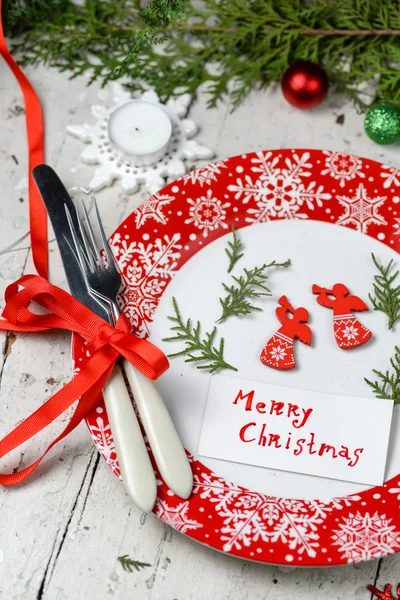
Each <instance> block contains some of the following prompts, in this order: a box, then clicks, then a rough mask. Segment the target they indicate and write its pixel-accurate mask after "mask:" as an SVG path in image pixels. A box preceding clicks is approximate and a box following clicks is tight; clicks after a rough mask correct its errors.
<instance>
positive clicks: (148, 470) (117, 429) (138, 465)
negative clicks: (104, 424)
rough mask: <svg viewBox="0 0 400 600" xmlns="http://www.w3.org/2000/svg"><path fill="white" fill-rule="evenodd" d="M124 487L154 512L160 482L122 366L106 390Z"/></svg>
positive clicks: (118, 367)
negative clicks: (157, 480) (156, 476)
mask: <svg viewBox="0 0 400 600" xmlns="http://www.w3.org/2000/svg"><path fill="white" fill-rule="evenodd" d="M103 396H104V403H105V405H106V409H107V414H108V419H109V421H110V427H111V432H112V435H113V439H114V443H115V450H116V453H117V458H118V464H119V467H120V470H121V475H122V480H123V484H124V486H125V489H126V491H127V492H128V494H129V496H130V497H131V498H132V500H133V501H134V503H135V504H136V505H137V506H138V507H139V508H140V509H141V510H143V511H145V512H149V511H151V510H152V508H153V506H154V504H155V501H156V497H157V482H156V478H155V474H154V469H153V467H152V464H151V461H150V458H149V455H148V453H147V449H146V445H145V442H144V439H143V435H142V432H141V430H140V425H139V422H138V419H137V416H136V414H135V410H134V408H133V406H132V402H131V399H130V396H129V392H128V389H127V387H126V383H125V380H124V377H123V375H122V371H121V367H120V366H119V365H118V364H116V365H115V367H114V370H113V372H112V374H111V376H110V378H109V379H108V381H107V383H106V385H105V387H104V389H103Z"/></svg>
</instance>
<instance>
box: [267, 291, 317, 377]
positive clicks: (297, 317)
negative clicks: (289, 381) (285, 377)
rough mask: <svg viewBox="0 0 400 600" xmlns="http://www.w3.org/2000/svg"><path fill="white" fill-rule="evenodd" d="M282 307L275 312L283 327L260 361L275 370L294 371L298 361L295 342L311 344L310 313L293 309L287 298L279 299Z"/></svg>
mask: <svg viewBox="0 0 400 600" xmlns="http://www.w3.org/2000/svg"><path fill="white" fill-rule="evenodd" d="M279 304H280V306H279V307H278V308H277V309H276V310H275V314H276V316H277V317H278V319H279V321H280V323H282V327H280V329H278V331H277V332H276V333H275V334H274V335H273V336H272V338H271V339H270V340H269V341H268V343H267V344H266V345H265V346H264V348H263V351H262V352H261V355H260V360H261V362H262V363H263V364H264V365H267V367H273V368H274V369H282V370H287V369H293V368H294V367H295V366H296V361H295V358H294V353H293V342H294V340H295V339H296V338H297V339H299V340H300V341H301V342H303V343H304V344H308V345H310V344H311V340H312V333H311V329H310V328H309V327H308V325H304V323H307V322H308V311H307V310H306V309H305V308H296V309H295V308H293V306H292V305H291V304H290V303H289V301H288V299H287V298H286V296H282V297H281V298H279Z"/></svg>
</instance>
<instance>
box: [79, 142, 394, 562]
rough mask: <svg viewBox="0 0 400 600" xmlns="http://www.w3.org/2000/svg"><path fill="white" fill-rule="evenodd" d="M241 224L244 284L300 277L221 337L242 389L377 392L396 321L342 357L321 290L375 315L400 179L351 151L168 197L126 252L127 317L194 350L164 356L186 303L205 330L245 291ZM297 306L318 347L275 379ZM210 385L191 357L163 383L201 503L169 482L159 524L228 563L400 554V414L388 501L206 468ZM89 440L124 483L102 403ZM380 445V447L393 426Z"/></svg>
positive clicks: (314, 153)
mask: <svg viewBox="0 0 400 600" xmlns="http://www.w3.org/2000/svg"><path fill="white" fill-rule="evenodd" d="M233 224H234V225H235V227H236V229H237V230H240V233H239V235H240V237H241V239H242V241H243V244H244V246H245V257H244V258H243V259H242V260H241V262H240V263H238V265H237V268H238V271H240V270H241V268H243V267H246V266H247V267H252V266H255V265H258V264H259V265H261V264H263V263H264V262H270V261H271V260H273V259H277V260H282V261H283V260H286V259H287V258H291V260H292V267H291V268H290V269H282V270H273V271H271V274H270V280H269V283H270V287H271V291H272V294H273V295H272V297H271V298H265V299H262V300H260V303H259V305H260V306H262V308H263V312H261V313H256V314H255V315H251V316H249V317H245V318H233V319H229V320H228V321H227V322H226V323H224V324H223V325H222V326H221V327H220V329H219V331H218V335H222V336H224V338H225V342H226V348H225V357H226V359H227V361H228V362H229V363H233V364H234V365H235V366H236V367H238V369H239V371H238V373H237V376H238V377H241V378H246V379H253V380H255V381H265V382H271V383H274V384H276V383H278V384H281V385H289V386H293V387H299V388H303V389H310V390H320V391H324V392H330V391H332V392H333V393H340V394H343V395H346V396H347V395H349V396H350V395H353V396H362V397H368V396H371V394H372V392H371V390H370V388H369V387H368V386H367V385H366V383H365V382H364V377H371V371H372V369H373V368H377V369H386V368H387V365H388V363H389V358H390V357H391V356H392V355H393V352H394V346H395V344H396V334H395V333H393V332H391V331H388V330H387V327H386V320H385V315H383V314H382V313H379V312H375V311H373V310H370V311H369V312H367V313H363V314H362V319H361V320H362V322H363V323H364V324H365V326H366V327H368V329H370V330H371V331H372V332H373V334H374V337H373V341H371V342H370V343H369V344H367V345H366V346H364V347H362V348H358V349H356V350H352V351H349V352H344V351H342V350H340V349H338V347H337V345H336V343H335V340H334V338H333V333H332V327H331V321H330V319H329V317H328V316H327V314H326V311H324V310H322V309H321V310H319V309H318V308H317V306H316V303H315V297H313V295H312V293H311V284H312V283H318V284H320V285H323V286H326V287H330V286H331V285H332V284H333V283H336V282H338V281H340V282H342V283H345V284H347V285H348V287H350V289H351V291H352V292H353V293H355V294H357V295H358V296H360V297H361V298H363V299H364V300H365V301H367V302H369V301H368V293H369V292H370V291H371V288H372V280H373V275H374V269H373V266H372V261H371V252H374V253H375V254H376V256H377V258H379V259H380V260H381V262H383V263H385V264H386V263H387V262H388V260H390V258H394V259H395V260H396V259H397V258H398V253H399V252H400V170H398V171H396V170H395V169H392V168H389V167H386V166H383V165H381V164H379V163H377V162H374V161H371V160H368V159H364V158H358V157H355V156H352V155H344V154H340V153H336V152H322V151H319V150H274V151H265V152H259V153H254V154H247V155H242V156H236V157H233V158H230V159H228V160H224V161H218V162H216V163H213V164H210V165H208V166H206V167H204V168H202V169H199V170H198V171H195V172H193V173H190V174H188V175H186V176H184V177H183V178H182V179H179V180H178V181H176V182H173V183H172V184H170V185H168V186H167V187H165V188H164V189H163V190H161V191H160V192H159V193H157V194H155V195H154V196H152V197H151V198H149V199H148V200H146V201H145V202H144V203H143V204H142V205H141V206H140V207H139V208H138V209H137V210H136V211H134V212H133V213H132V214H131V215H130V216H129V217H128V218H127V219H126V221H125V222H124V223H122V224H121V225H120V226H119V227H118V229H117V231H116V232H115V233H114V234H113V236H112V237H111V242H112V246H113V250H114V253H115V255H116V258H117V260H118V263H119V266H120V268H121V272H122V274H123V278H124V289H123V291H122V295H121V302H122V304H123V308H124V311H125V313H126V315H127V316H128V317H129V319H130V320H131V322H132V324H133V327H134V330H135V331H136V333H137V334H138V335H141V336H148V335H149V334H150V333H151V340H152V341H153V342H154V343H156V344H159V345H160V346H161V347H162V348H163V350H164V351H165V352H166V353H171V352H175V351H177V350H178V349H179V348H180V347H179V346H175V345H173V344H171V343H166V342H162V338H164V337H167V336H168V335H170V331H169V327H170V322H169V321H168V319H167V317H168V315H172V314H173V311H172V296H175V297H176V298H177V300H178V303H179V306H180V308H181V311H182V313H183V316H184V317H185V318H188V317H191V318H193V319H196V320H197V319H199V320H200V322H201V323H202V326H203V327H204V331H206V330H209V328H210V327H212V326H213V323H214V322H215V321H216V320H217V319H218V317H219V314H218V310H219V301H218V298H219V296H220V295H221V282H222V281H227V282H228V281H229V276H228V275H227V272H226V271H227V258H226V255H225V252H224V248H225V247H226V244H227V241H228V239H230V238H229V236H230V235H231V233H230V231H231V226H232V225H233ZM338 226H339V227H338ZM283 294H285V295H287V296H288V298H289V299H290V300H291V301H292V302H294V303H295V304H296V306H305V307H307V308H308V310H309V311H310V315H311V326H312V328H313V332H314V334H315V337H314V340H315V342H314V343H313V347H311V348H310V347H306V346H304V345H303V344H299V345H298V348H297V349H296V351H297V354H296V357H297V360H298V368H297V369H295V370H293V371H292V372H287V371H286V372H283V371H282V372H279V371H276V370H274V369H268V368H266V367H265V366H263V365H262V364H261V362H260V360H259V355H260V351H261V349H262V348H263V346H264V345H265V343H266V341H267V340H268V339H269V337H270V336H271V335H272V333H273V332H274V327H275V326H276V322H275V314H274V308H275V306H276V300H277V298H279V297H280V296H281V295H283ZM397 337H398V336H397ZM300 346H301V347H300ZM74 358H75V362H76V366H77V367H79V366H80V364H82V362H83V361H84V360H85V349H84V348H83V347H82V346H81V345H80V344H79V342H78V341H76V342H75V346H74ZM228 374H232V372H229V373H228ZM210 377H212V376H211V375H209V374H208V373H204V372H201V371H199V370H197V369H196V368H195V367H194V366H193V365H190V364H187V363H185V362H184V359H182V358H177V359H173V360H171V368H170V369H169V371H168V372H167V373H166V374H165V375H164V376H163V377H162V378H161V379H160V381H159V382H158V385H159V389H160V391H161V393H162V395H163V397H164V399H165V402H166V404H167V406H168V408H169V410H170V412H171V415H172V417H173V419H174V422H175V424H176V426H177V429H178V431H179V434H180V436H181V439H182V440H183V442H184V444H185V447H186V448H187V449H188V452H189V453H190V457H191V461H192V463H191V464H192V469H193V473H194V481H195V484H194V491H193V494H192V496H191V497H190V499H189V500H186V501H182V500H181V499H180V498H177V497H176V496H174V495H173V493H172V492H170V490H168V488H167V487H166V485H165V484H164V483H163V482H162V481H161V478H160V477H159V479H160V481H159V490H158V500H157V504H156V507H155V513H156V515H158V516H159V517H160V519H162V520H164V521H165V522H167V523H169V524H170V525H171V526H172V527H174V528H175V529H177V530H179V531H181V532H182V533H184V534H186V535H188V536H189V537H191V538H193V539H195V540H197V541H199V542H202V543H204V544H207V545H209V546H211V547H212V548H215V549H217V550H220V551H222V552H225V553H227V554H232V555H235V556H238V557H241V558H245V559H250V560H257V561H260V562H265V563H275V564H280V565H289V564H290V565H301V566H306V565H310V566H328V565H337V564H343V563H349V562H355V561H365V560H369V559H373V558H379V557H382V556H386V555H388V554H391V553H393V552H397V551H399V550H400V510H399V500H400V474H399V472H400V437H399V434H398V433H397V432H398V431H399V425H400V416H399V411H398V410H396V409H395V411H394V417H393V427H392V434H391V443H390V450H389V455H388V462H387V473H386V483H385V484H384V485H383V486H382V487H375V488H368V487H367V486H363V487H362V486H360V485H355V484H350V483H345V482H339V481H333V480H329V479H323V478H317V477H311V476H306V475H299V474H294V473H289V472H284V471H274V470H270V469H263V468H260V467H251V466H248V465H239V464H233V463H229V462H227V461H220V460H216V459H209V458H207V459H206V458H201V459H200V458H199V457H198V456H197V455H196V453H197V445H198V440H199V435H200V429H201V423H202V418H203V413H204V408H205V402H206V397H207V388H208V385H209V381H210ZM371 397H372V396H371ZM343 418H346V415H345V414H344V415H343ZM87 425H88V428H89V430H90V433H91V435H92V437H93V440H94V442H95V444H96V445H97V446H98V448H99V450H100V452H101V454H102V455H103V457H104V459H105V460H106V461H107V462H108V464H109V465H110V467H111V468H112V469H113V471H114V472H115V474H116V475H117V476H118V475H119V470H118V464H117V460H116V455H115V448H114V443H113V440H112V436H111V433H110V427H109V423H108V419H107V414H106V412H105V409H104V405H103V404H102V402H99V406H98V408H97V409H96V410H95V411H93V412H92V413H91V414H90V415H89V416H88V418H87ZM222 426H223V424H222V423H221V427H222ZM355 426H356V424H355ZM376 431H377V435H379V424H377V427H376ZM316 498H318V499H316Z"/></svg>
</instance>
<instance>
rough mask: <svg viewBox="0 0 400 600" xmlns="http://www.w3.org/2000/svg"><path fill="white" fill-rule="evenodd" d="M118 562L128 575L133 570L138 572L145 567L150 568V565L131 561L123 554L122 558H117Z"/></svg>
mask: <svg viewBox="0 0 400 600" xmlns="http://www.w3.org/2000/svg"><path fill="white" fill-rule="evenodd" d="M118 561H119V562H120V563H121V566H122V568H123V570H124V571H128V572H129V573H133V569H136V571H140V570H141V569H144V568H145V567H151V564H149V563H145V562H140V560H133V559H132V558H129V556H128V555H127V554H124V556H118Z"/></svg>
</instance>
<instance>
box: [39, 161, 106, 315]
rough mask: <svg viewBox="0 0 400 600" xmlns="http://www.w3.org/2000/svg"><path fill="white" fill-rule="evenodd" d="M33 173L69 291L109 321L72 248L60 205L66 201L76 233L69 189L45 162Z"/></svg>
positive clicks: (70, 236) (71, 239)
mask: <svg viewBox="0 0 400 600" xmlns="http://www.w3.org/2000/svg"><path fill="white" fill-rule="evenodd" d="M32 174H33V178H34V180H35V183H36V185H37V187H38V189H39V192H40V194H41V196H42V198H43V202H44V203H45V205H46V208H47V212H48V215H49V217H50V221H51V224H52V226H53V230H54V235H55V236H56V240H57V244H58V248H59V250H60V254H61V260H62V262H63V265H64V271H65V275H66V277H67V281H68V285H69V289H70V291H71V294H72V295H73V296H74V298H76V299H77V300H79V302H82V304H85V306H87V307H88V308H90V310H92V311H93V312H94V313H96V315H98V316H99V317H101V318H102V319H104V320H105V321H108V320H109V315H108V311H107V308H106V307H105V306H102V305H101V304H100V303H99V302H97V301H96V300H94V299H93V298H92V296H91V295H90V293H89V290H88V288H87V285H86V283H85V280H84V277H83V274H82V271H81V268H80V263H79V259H78V257H77V256H76V253H75V251H74V241H73V238H72V234H71V230H70V227H69V225H68V222H67V219H66V217H65V210H63V206H62V205H63V204H65V205H66V206H67V207H68V210H69V212H70V214H71V217H72V220H73V221H74V225H75V226H76V230H77V231H78V235H79V227H78V216H77V213H76V209H75V205H74V203H73V202H72V200H71V197H70V195H69V193H68V192H67V190H66V188H65V186H64V184H63V183H62V181H61V179H60V178H59V177H58V175H57V173H56V172H55V171H54V170H53V169H52V168H51V167H49V166H48V165H38V166H37V167H35V168H34V169H33V171H32Z"/></svg>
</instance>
